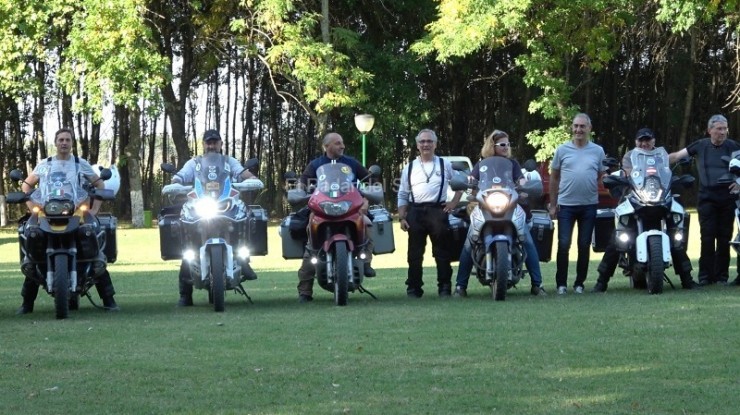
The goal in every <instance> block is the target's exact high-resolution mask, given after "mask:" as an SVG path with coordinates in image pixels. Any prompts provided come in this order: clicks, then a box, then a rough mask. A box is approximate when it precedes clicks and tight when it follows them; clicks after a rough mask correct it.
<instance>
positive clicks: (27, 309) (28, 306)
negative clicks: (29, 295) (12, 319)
mask: <svg viewBox="0 0 740 415" xmlns="http://www.w3.org/2000/svg"><path fill="white" fill-rule="evenodd" d="M31 313H33V303H26V301H25V300H24V301H23V304H21V306H20V307H18V309H17V310H15V314H18V315H23V314H31Z"/></svg>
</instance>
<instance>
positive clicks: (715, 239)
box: [668, 114, 740, 285]
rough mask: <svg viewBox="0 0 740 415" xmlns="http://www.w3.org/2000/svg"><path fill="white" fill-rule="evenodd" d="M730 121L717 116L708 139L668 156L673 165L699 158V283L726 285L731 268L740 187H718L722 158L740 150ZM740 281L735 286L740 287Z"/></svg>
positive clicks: (723, 165) (724, 167)
mask: <svg viewBox="0 0 740 415" xmlns="http://www.w3.org/2000/svg"><path fill="white" fill-rule="evenodd" d="M728 132H729V131H728V129H727V118H725V117H724V116H723V115H720V114H715V115H712V116H711V117H710V118H709V122H707V134H709V137H707V138H702V139H700V140H697V141H694V142H693V143H691V144H689V145H688V146H686V148H684V149H682V150H679V151H677V152H675V153H671V154H669V155H668V157H669V160H670V161H671V162H672V163H673V162H675V161H677V160H679V159H682V158H685V157H694V158H696V164H697V167H698V169H697V170H698V171H699V183H700V186H699V195H698V201H697V209H696V210H697V211H698V213H699V231H700V233H701V253H700V254H699V284H701V285H709V284H714V283H717V284H723V285H724V284H727V280H728V270H729V267H730V239H731V238H732V230H733V219H734V212H735V201H736V200H737V194H736V193H737V191H738V190H740V186H738V185H737V184H735V183H734V182H733V183H732V184H731V185H729V186H728V185H726V184H718V181H719V179H720V177H722V176H723V175H724V174H725V173H727V163H726V162H724V161H722V156H728V157H731V155H732V153H733V152H734V151H737V150H740V144H738V143H737V142H736V141H734V140H730V139H728V138H727V134H728ZM737 283H738V279H735V281H734V282H733V284H735V285H737Z"/></svg>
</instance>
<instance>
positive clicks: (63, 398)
mask: <svg viewBox="0 0 740 415" xmlns="http://www.w3.org/2000/svg"><path fill="white" fill-rule="evenodd" d="M692 233H693V232H692ZM269 238H270V253H271V254H270V255H269V256H267V257H258V258H255V259H254V262H253V264H254V268H255V270H256V271H257V272H258V274H259V279H258V280H257V281H254V282H249V283H248V284H247V286H246V287H247V290H248V292H249V294H250V295H251V297H252V300H253V303H251V304H250V303H248V302H247V301H245V300H244V299H243V298H241V297H238V296H236V295H234V294H232V293H229V294H228V295H227V303H226V312H225V313H214V312H213V311H212V309H211V308H210V307H209V306H208V304H207V296H206V293H205V292H204V291H196V293H195V302H196V306H195V307H192V308H186V309H178V308H176V307H175V306H174V305H175V302H176V301H177V266H178V263H177V262H176V261H168V262H164V261H162V260H160V259H159V245H158V233H157V231H156V229H154V230H127V229H122V230H119V237H118V241H119V261H118V262H117V263H116V264H114V265H112V266H111V267H110V271H111V275H112V277H113V281H114V284H115V286H116V290H117V291H118V295H117V300H118V302H119V304H120V306H121V307H122V311H121V312H120V313H105V312H102V311H99V310H97V309H95V308H93V307H92V306H91V305H90V304H89V303H88V302H87V301H86V300H84V301H83V302H81V306H80V310H79V311H76V312H72V313H71V316H70V318H69V319H67V320H63V321H57V320H55V319H54V311H53V301H52V298H51V297H49V296H48V295H46V294H44V293H40V295H39V299H38V300H37V302H36V308H35V311H34V313H33V314H30V315H26V316H16V315H14V311H15V309H16V308H17V307H18V306H19V305H20V295H19V291H20V286H21V282H22V279H21V274H20V272H19V270H18V259H17V255H18V252H17V242H16V239H15V235H13V234H12V232H8V233H5V234H0V247H1V248H2V249H0V373H2V376H0V391H2V394H0V408H2V411H1V412H2V413H18V414H59V413H75V412H76V413H96V414H98V413H115V414H121V413H131V414H140V413H141V414H154V413H156V414H160V413H166V414H171V413H193V414H201V413H209V414H216V413H218V414H326V413H342V414H346V413H350V414H462V413H465V414H490V413H501V414H735V413H737V410H736V409H735V406H734V404H733V403H732V402H733V401H734V398H735V397H736V396H737V392H738V390H740V380H739V379H740V375H739V373H740V357H738V351H739V350H740V324H739V323H738V315H740V289H738V288H727V287H709V288H707V289H704V290H700V291H696V292H690V291H683V290H680V289H678V290H675V291H674V290H671V289H670V288H667V290H666V293H665V294H663V295H660V296H649V295H646V294H645V293H644V292H643V291H635V290H632V289H630V288H629V287H628V286H627V279H626V278H623V277H620V276H616V277H615V278H614V279H613V280H612V281H613V282H612V284H610V286H609V291H608V292H607V293H606V294H604V295H596V294H590V293H588V294H585V295H582V296H576V295H574V294H569V295H567V296H564V297H561V296H557V295H555V294H554V289H553V285H554V263H547V264H543V266H544V267H543V274H544V277H545V284H546V286H547V288H548V289H549V292H550V295H549V296H547V297H544V298H542V297H532V296H530V295H529V289H528V284H527V283H525V284H523V285H522V286H521V287H520V288H519V289H518V290H515V291H513V292H510V295H509V296H508V297H507V300H506V301H505V302H503V303H502V302H498V303H495V302H493V301H492V300H491V299H490V294H489V292H488V290H487V288H485V287H483V286H480V285H479V284H478V283H477V282H475V283H474V282H471V286H470V288H469V293H470V295H471V296H470V298H467V299H449V300H446V301H445V300H440V299H439V298H437V297H436V295H430V294H434V293H435V292H436V290H434V268H433V260H432V259H431V258H430V257H428V258H427V260H426V262H425V265H428V267H427V268H426V269H425V280H426V282H427V286H426V287H427V294H426V295H425V296H424V298H422V299H420V300H413V301H412V300H409V299H407V298H406V296H405V287H404V285H403V282H404V280H405V274H406V270H405V245H406V242H405V234H403V233H401V232H399V231H398V229H396V244H397V245H396V247H397V251H396V253H395V254H391V255H383V256H377V257H376V259H375V261H374V266H375V267H376V269H378V271H379V272H378V274H379V276H378V277H376V278H375V279H372V280H368V281H367V283H366V287H367V288H368V289H369V290H371V291H372V292H373V293H374V294H375V295H377V296H378V298H379V300H378V301H375V300H373V299H372V298H370V297H369V296H367V295H361V294H357V293H354V294H351V295H350V299H349V305H348V306H347V307H341V308H340V307H335V306H334V305H333V299H332V295H331V293H328V292H326V291H323V290H321V289H320V288H318V286H317V287H316V288H317V290H316V292H315V298H316V300H315V301H314V302H313V303H310V304H298V302H297V293H296V288H295V286H296V283H297V277H296V272H295V270H296V269H297V267H298V265H299V262H298V261H296V260H292V261H284V260H283V259H282V258H281V257H280V245H279V244H280V239H279V237H278V236H277V232H276V230H275V228H270V230H269ZM696 241H698V239H697V238H696V237H694V238H693V239H692V242H691V243H692V250H691V252H690V254H691V257H692V259H693V261H694V264H695V265H696V260H697V257H696V253H697V249H698V243H697V242H696ZM428 250H430V249H428ZM573 255H575V252H574V251H573ZM592 259H593V261H592V263H591V268H590V270H591V274H590V278H589V281H588V282H587V287H588V288H589V289H590V288H591V286H592V285H593V282H594V280H595V273H596V271H595V270H596V266H597V264H598V260H599V259H600V254H593V255H592ZM571 269H574V264H571ZM669 273H670V274H672V272H669ZM674 281H675V282H676V283H677V282H678V279H677V278H674ZM94 298H95V300H96V301H97V300H98V299H97V295H94Z"/></svg>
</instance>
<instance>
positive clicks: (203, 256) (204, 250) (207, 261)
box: [200, 238, 234, 281]
mask: <svg viewBox="0 0 740 415" xmlns="http://www.w3.org/2000/svg"><path fill="white" fill-rule="evenodd" d="M213 245H223V246H224V248H225V250H224V252H225V253H226V265H225V267H224V269H225V270H226V276H227V277H228V278H229V280H233V279H234V250H233V248H232V247H231V245H229V244H227V243H226V240H225V239H223V238H211V239H208V240H207V241H206V243H205V244H203V246H201V247H200V279H201V280H202V281H205V280H206V279H207V278H208V268H210V266H211V257H210V256H209V255H208V247H209V246H213Z"/></svg>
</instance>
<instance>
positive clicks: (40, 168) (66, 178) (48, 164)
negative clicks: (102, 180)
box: [31, 156, 97, 203]
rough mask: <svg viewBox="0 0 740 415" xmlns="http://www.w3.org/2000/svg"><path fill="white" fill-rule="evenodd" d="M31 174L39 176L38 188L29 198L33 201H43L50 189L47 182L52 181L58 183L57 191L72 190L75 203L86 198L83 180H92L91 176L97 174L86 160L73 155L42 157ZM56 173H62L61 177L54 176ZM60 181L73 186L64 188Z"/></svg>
mask: <svg viewBox="0 0 740 415" xmlns="http://www.w3.org/2000/svg"><path fill="white" fill-rule="evenodd" d="M33 174H35V175H36V177H38V178H39V185H38V188H37V189H36V190H35V191H34V192H33V194H32V195H31V200H33V201H34V202H35V203H43V200H44V198H45V197H46V194H47V193H48V192H49V191H51V190H50V189H47V184H48V183H50V182H52V181H53V182H56V183H58V185H57V187H59V189H58V190H57V191H58V192H60V193H63V192H65V191H70V192H73V193H74V194H75V198H74V199H75V203H80V202H81V201H83V200H85V199H87V192H86V191H85V190H84V189H83V188H82V183H83V180H85V181H88V182H92V178H93V177H95V176H96V175H97V174H96V173H95V172H94V171H93V169H92V166H90V163H88V162H87V160H85V159H83V158H79V157H77V158H75V156H70V158H69V159H68V160H59V159H57V157H56V156H54V157H50V159H44V160H43V161H42V162H41V163H39V164H38V165H37V166H36V168H34V169H33ZM56 175H62V176H63V178H60V177H55V176H56ZM62 183H69V184H70V185H72V186H73V188H70V189H66V190H65V189H63V188H62Z"/></svg>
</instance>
